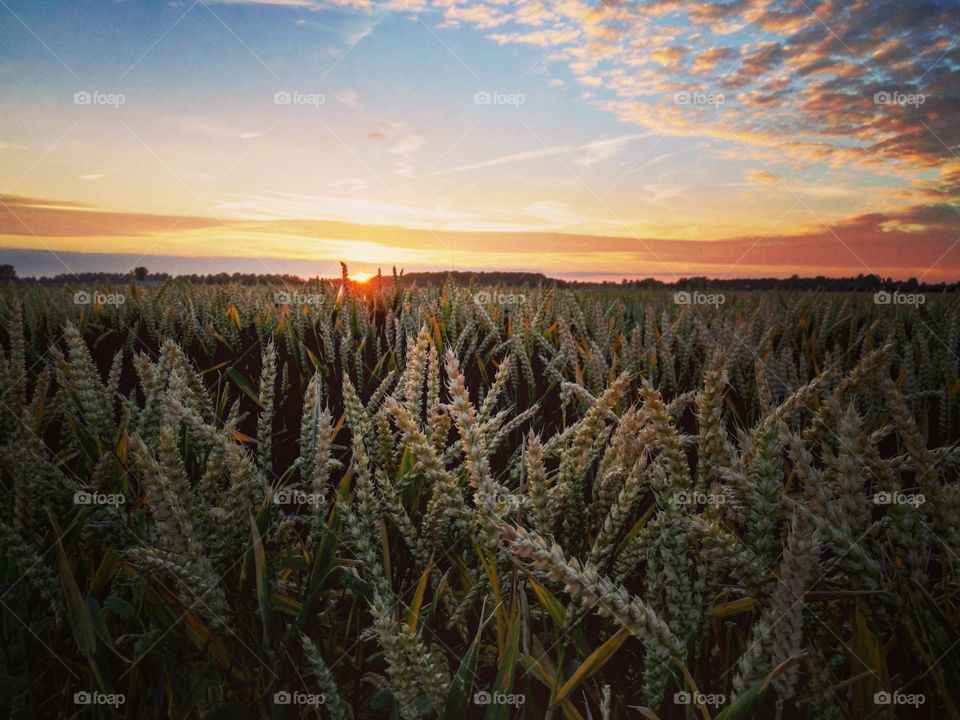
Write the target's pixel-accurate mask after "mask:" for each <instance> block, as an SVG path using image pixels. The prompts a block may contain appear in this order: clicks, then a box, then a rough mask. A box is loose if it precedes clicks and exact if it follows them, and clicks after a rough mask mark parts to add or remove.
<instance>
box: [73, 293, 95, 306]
mask: <svg viewBox="0 0 960 720" xmlns="http://www.w3.org/2000/svg"><path fill="white" fill-rule="evenodd" d="M92 301H93V297H92V296H91V295H90V293H88V292H87V291H86V290H78V291H77V292H75V293H74V294H73V304H74V305H89V304H90V303H91V302H92Z"/></svg>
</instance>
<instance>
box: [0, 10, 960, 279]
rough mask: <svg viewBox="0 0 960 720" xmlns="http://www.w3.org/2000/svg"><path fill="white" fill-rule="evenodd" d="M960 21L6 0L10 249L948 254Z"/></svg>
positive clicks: (958, 220) (456, 260)
mask: <svg viewBox="0 0 960 720" xmlns="http://www.w3.org/2000/svg"><path fill="white" fill-rule="evenodd" d="M958 43H960V12H958V8H957V5H956V3H955V2H953V3H951V2H916V3H891V2H869V1H867V0H836V1H830V0H826V1H823V2H816V1H815V0H789V1H788V0H730V1H729V2H696V0H694V1H680V0H657V1H653V2H627V1H620V0H599V1H598V2H583V1H581V0H558V1H556V2H553V1H547V0H521V1H519V2H516V1H514V0H479V1H477V2H473V1H471V2H462V1H461V0H336V1H334V2H319V1H314V0H259V1H255V0H196V1H191V0H185V1H182V2H179V1H178V2H163V1H162V0H100V1H96V2H95V1H85V0H73V1H71V2H51V1H48V0H0V262H11V263H13V264H15V265H16V266H17V268H18V272H19V273H20V274H21V275H32V274H47V275H50V274H56V273H70V272H82V271H88V270H91V269H104V270H112V271H121V270H125V269H128V268H129V267H132V266H134V265H145V266H147V267H148V268H150V269H151V270H155V271H172V272H193V271H202V272H208V271H210V272H218V271H220V270H227V271H231V270H242V271H246V272H264V273H271V272H295V273H297V274H301V275H304V276H309V275H315V274H320V275H338V274H339V262H340V261H341V260H342V261H345V262H347V263H348V264H349V266H350V268H351V270H353V271H354V272H358V273H359V272H373V271H375V270H376V268H377V267H383V268H384V269H385V270H386V269H387V268H389V267H391V266H393V265H396V266H397V267H402V268H406V269H407V270H410V271H414V270H439V269H448V268H455V269H457V270H493V269H496V270H515V271H518V272H537V273H545V274H547V275H551V276H554V277H569V278H590V279H616V280H618V279H620V278H624V277H626V278H637V277H658V278H662V279H669V278H677V277H684V276H692V275H707V276H711V277H786V276H790V275H793V274H798V275H801V276H812V275H828V276H850V275H857V274H861V273H863V274H869V273H874V274H878V275H881V276H884V277H894V278H907V277H917V278H920V279H923V280H925V281H929V282H937V281H941V280H956V279H960V158H958V154H957V153H958V150H960V46H958ZM197 268H202V270H197Z"/></svg>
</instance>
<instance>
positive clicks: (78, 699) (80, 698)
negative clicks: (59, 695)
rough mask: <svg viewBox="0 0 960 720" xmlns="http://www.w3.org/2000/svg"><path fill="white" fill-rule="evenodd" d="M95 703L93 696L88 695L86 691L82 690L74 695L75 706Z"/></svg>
mask: <svg viewBox="0 0 960 720" xmlns="http://www.w3.org/2000/svg"><path fill="white" fill-rule="evenodd" d="M92 702H93V696H92V695H91V694H90V693H88V692H87V691H86V690H80V691H79V692H75V693H74V694H73V704H74V705H89V704H90V703H92Z"/></svg>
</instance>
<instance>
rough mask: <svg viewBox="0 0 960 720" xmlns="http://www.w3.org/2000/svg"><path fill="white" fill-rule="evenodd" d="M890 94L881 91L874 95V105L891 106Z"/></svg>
mask: <svg viewBox="0 0 960 720" xmlns="http://www.w3.org/2000/svg"><path fill="white" fill-rule="evenodd" d="M891 99H892V98H891V97H890V93H888V92H887V91H886V90H881V91H880V92H876V93H874V94H873V103H874V105H889V104H890V101H891Z"/></svg>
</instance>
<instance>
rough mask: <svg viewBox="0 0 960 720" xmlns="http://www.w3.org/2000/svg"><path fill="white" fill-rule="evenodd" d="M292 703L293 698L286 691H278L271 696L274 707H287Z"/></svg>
mask: <svg viewBox="0 0 960 720" xmlns="http://www.w3.org/2000/svg"><path fill="white" fill-rule="evenodd" d="M292 701H293V697H292V696H291V695H290V693H288V692H287V691H286V690H280V691H278V692H275V693H274V694H273V704H274V705H289V704H290V703H291V702H292Z"/></svg>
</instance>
